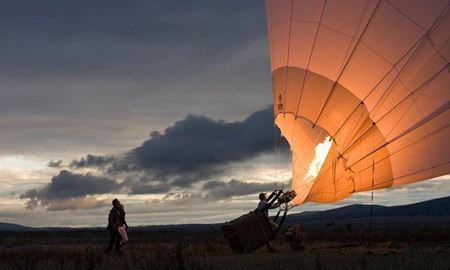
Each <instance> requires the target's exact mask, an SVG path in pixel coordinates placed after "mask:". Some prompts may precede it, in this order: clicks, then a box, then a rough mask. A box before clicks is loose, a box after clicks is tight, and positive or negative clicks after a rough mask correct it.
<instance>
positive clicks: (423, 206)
mask: <svg viewBox="0 0 450 270" xmlns="http://www.w3.org/2000/svg"><path fill="white" fill-rule="evenodd" d="M370 208H371V206H370V205H361V204H354V205H349V206H344V207H339V208H335V209H331V210H325V211H305V212H302V213H298V214H290V215H288V217H287V221H288V222H295V221H321V220H344V219H352V218H367V217H369V216H370ZM444 216H447V217H450V196H448V197H443V198H438V199H433V200H428V201H423V202H418V203H413V204H407V205H400V206H381V205H373V217H374V218H384V217H388V218H389V217H444ZM217 225H220V224H179V225H176V224H174V225H154V226H138V227H134V228H135V229H138V230H146V229H148V228H159V229H171V230H176V229H195V230H206V229H208V228H212V227H214V226H217ZM78 229H80V228H68V227H54V228H51V227H45V228H34V227H27V226H22V225H18V224H13V223H3V222H0V231H43V230H46V231H48V230H61V231H62V230H78ZM89 229H98V230H104V228H89Z"/></svg>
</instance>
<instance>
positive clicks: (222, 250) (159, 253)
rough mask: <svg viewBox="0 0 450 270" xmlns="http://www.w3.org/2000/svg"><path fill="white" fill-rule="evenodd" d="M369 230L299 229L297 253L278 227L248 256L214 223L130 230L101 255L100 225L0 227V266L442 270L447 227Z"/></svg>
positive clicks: (449, 251) (448, 249)
mask: <svg viewBox="0 0 450 270" xmlns="http://www.w3.org/2000/svg"><path fill="white" fill-rule="evenodd" d="M288 226H291V225H290V224H288V225H287V226H286V227H288ZM374 227H375V228H373V231H372V233H370V231H369V230H368V229H367V228H363V227H360V228H358V227H357V226H356V228H355V226H353V228H349V227H348V226H344V225H342V226H339V224H333V225H332V226H325V224H324V226H321V227H320V226H319V225H317V224H316V225H315V226H314V227H308V226H306V227H305V229H304V231H305V234H306V240H305V242H304V244H303V247H304V249H303V250H301V251H292V250H290V249H289V246H288V243H287V242H286V241H285V239H284V236H283V232H282V233H280V235H279V236H278V238H277V240H276V241H275V248H276V251H275V252H268V251H267V249H266V248H265V247H262V248H261V249H259V250H257V251H255V252H253V253H251V254H233V253H232V251H231V250H230V248H229V247H228V245H227V243H226V242H225V239H224V238H223V236H222V235H221V233H220V230H219V229H218V227H217V226H210V227H199V228H197V227H195V228H186V227H185V228H182V229H179V228H177V227H173V228H169V229H168V228H164V227H151V228H135V229H134V230H133V229H132V230H131V232H130V243H129V244H128V245H126V246H124V248H123V253H122V254H121V255H116V254H110V255H108V254H106V252H105V245H106V243H107V241H108V234H107V232H105V231H104V230H103V229H95V230H94V229H89V230H86V229H80V230H69V231H59V232H57V231H51V230H48V231H41V232H14V233H13V232H1V233H0V269H2V270H8V269H26V270H33V269H43V270H44V269H45V270H52V269H58V270H65V269H74V270H75V269H76V270H83V269H89V270H90V269H108V270H109V269H111V270H113V269H142V270H144V269H240V270H242V269H258V270H263V269H383V270H387V269H408V270H412V269H449V266H450V230H449V227H448V226H446V225H443V226H438V227H431V228H430V227H429V226H426V227H420V226H397V227H392V226H390V227H383V228H381V227H378V228H377V226H374Z"/></svg>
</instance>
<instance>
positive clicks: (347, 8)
mask: <svg viewBox="0 0 450 270" xmlns="http://www.w3.org/2000/svg"><path fill="white" fill-rule="evenodd" d="M449 3H450V2H449V1H448V0H433V1H429V0H414V1H409V0H408V1H407V0H379V1H377V0H327V1H325V0H266V9H267V18H268V33H269V45H270V60H271V70H272V81H273V100H274V112H275V116H276V117H275V123H276V125H277V126H278V127H279V128H280V130H281V132H282V135H283V136H284V137H285V138H286V139H287V141H288V142H289V144H290V146H291V152H292V168H293V180H292V188H293V189H294V190H295V191H296V192H297V197H296V198H295V201H294V204H301V203H304V202H335V201H338V200H341V199H344V198H346V197H348V196H350V195H351V194H352V193H355V192H360V191H367V190H372V189H379V188H388V187H392V186H399V185H404V184H409V183H413V182H417V181H421V180H426V179H430V178H432V177H436V176H440V175H444V174H448V173H450V129H449V125H450V110H449V108H450V64H449V60H450V12H449V5H450V4H449Z"/></svg>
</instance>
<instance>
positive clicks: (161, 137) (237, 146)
mask: <svg viewBox="0 0 450 270" xmlns="http://www.w3.org/2000/svg"><path fill="white" fill-rule="evenodd" d="M274 131H275V128H274V125H273V111H272V109H271V108H268V109H264V110H261V111H257V112H255V113H253V114H251V115H250V116H249V117H247V118H246V119H245V120H244V121H242V122H231V123H227V122H224V121H215V120H213V119H211V118H208V117H205V116H195V115H189V116H187V117H186V118H185V119H183V120H180V121H178V122H176V123H175V124H174V125H173V126H171V127H168V128H167V129H166V130H165V132H164V133H163V134H153V135H152V137H151V138H150V139H148V140H147V141H145V142H144V143H143V144H142V145H141V146H140V147H138V148H136V149H134V150H133V151H131V152H130V153H129V155H128V160H130V162H132V163H136V168H137V169H144V170H148V171H150V172H151V173H153V174H154V177H156V178H160V180H167V179H168V178H170V177H172V182H171V183H172V184H174V185H176V186H184V187H188V186H190V184H192V183H193V182H196V181H200V180H205V178H206V177H210V176H211V175H214V174H216V173H219V172H221V171H222V170H223V169H224V168H225V166H226V165H228V164H229V163H230V162H237V161H241V160H245V159H249V158H253V157H255V156H257V155H258V154H261V153H263V152H265V151H268V150H272V149H273V145H274V142H273V134H274ZM119 163H120V162H119Z"/></svg>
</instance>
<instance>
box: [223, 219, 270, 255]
mask: <svg viewBox="0 0 450 270" xmlns="http://www.w3.org/2000/svg"><path fill="white" fill-rule="evenodd" d="M221 229H222V232H223V234H224V236H225V238H226V239H227V241H228V244H229V245H230V247H231V249H232V250H233V251H234V252H235V253H242V252H245V253H249V252H252V251H253V250H255V249H257V248H259V247H261V246H263V245H265V244H267V243H269V241H271V240H272V239H274V237H275V235H274V231H273V229H272V223H271V222H270V221H269V219H268V217H266V216H265V215H264V213H262V212H260V211H253V212H250V213H248V214H245V215H243V216H241V217H239V218H237V219H234V220H232V221H230V222H226V223H225V224H224V225H223V226H222V228H221Z"/></svg>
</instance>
